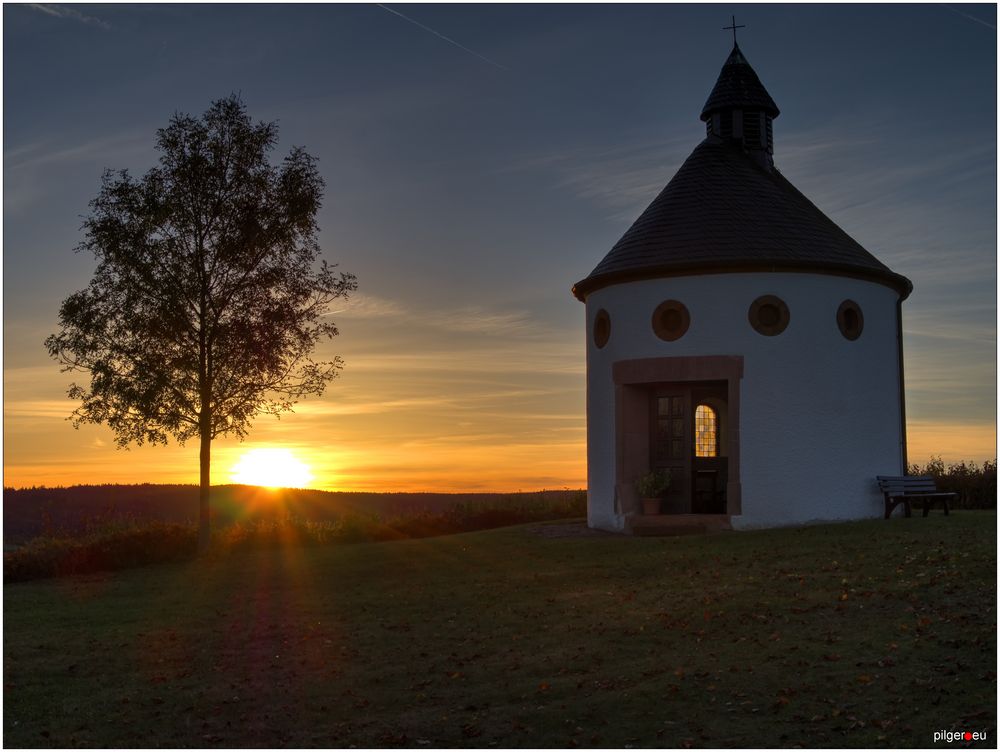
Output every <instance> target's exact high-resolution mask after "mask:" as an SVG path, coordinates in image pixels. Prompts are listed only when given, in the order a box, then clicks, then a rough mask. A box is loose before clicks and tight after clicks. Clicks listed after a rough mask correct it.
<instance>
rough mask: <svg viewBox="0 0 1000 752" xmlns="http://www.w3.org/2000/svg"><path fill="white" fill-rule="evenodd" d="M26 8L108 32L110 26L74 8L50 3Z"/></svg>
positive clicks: (35, 4) (29, 5) (33, 4)
mask: <svg viewBox="0 0 1000 752" xmlns="http://www.w3.org/2000/svg"><path fill="white" fill-rule="evenodd" d="M28 7H29V8H31V9H33V10H37V11H39V12H40V13H44V14H46V15H48V16H52V17H54V18H67V19H70V20H72V21H79V22H80V23H82V24H87V25H88V26H97V27H99V28H101V29H106V30H110V29H111V24H109V23H108V22H107V21H103V20H101V19H100V18H96V17H94V16H88V15H85V14H83V13H81V12H80V11H78V10H76V9H75V8H68V7H66V6H65V5H52V4H51V3H28Z"/></svg>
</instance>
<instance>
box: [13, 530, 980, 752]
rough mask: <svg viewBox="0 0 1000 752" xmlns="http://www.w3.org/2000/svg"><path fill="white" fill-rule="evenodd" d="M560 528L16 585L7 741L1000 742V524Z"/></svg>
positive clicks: (291, 552) (243, 557)
mask: <svg viewBox="0 0 1000 752" xmlns="http://www.w3.org/2000/svg"><path fill="white" fill-rule="evenodd" d="M563 530H564V527H562V526H559V525H528V526H521V527H515V528H506V529H501V530H493V531H488V532H481V533H469V534H463V535H454V536H447V537H442V538H432V539H424V540H414V541H402V542H394V543H378V544H359V545H350V546H332V547H328V548H311V549H296V548H286V549H278V550H270V551H253V552H245V553H240V554H233V555H230V556H228V557H226V558H216V559H213V560H207V561H206V560H201V561H196V562H189V563H184V564H175V565H164V566H161V567H155V568H146V569H138V570H131V571H126V572H120V573H114V574H108V575H102V576H89V577H79V578H68V579H62V580H54V581H44V582H35V583H24V584H16V585H8V586H6V587H5V588H4V719H3V729H4V744H5V746H8V747H11V746H12V747H32V746H44V747H50V746H114V747H117V746H128V747H133V746H137V747H147V746H171V747H178V746H197V747H203V746H209V747H211V746H219V747H239V746H305V747H309V746H321V747H343V746H348V745H352V744H354V745H358V746H376V747H384V746H410V747H421V746H434V747H436V746H470V747H480V746H482V747H486V746H500V747H504V746H513V747H521V746H543V747H545V746H559V747H563V746H567V747H570V746H604V747H624V746H629V745H631V746H659V747H687V746H695V747H697V746H744V745H745V746H793V745H802V746H890V747H892V746H920V747H927V746H933V738H932V735H933V732H934V731H937V730H941V729H954V730H970V731H981V730H989V741H988V742H986V743H985V744H984V745H982V746H987V747H993V746H995V745H994V743H995V741H996V712H995V708H996V673H995V668H996V658H997V656H996V625H997V622H996V610H995V609H996V545H997V543H996V516H995V514H994V513H989V512H957V513H953V514H952V515H951V516H950V517H947V518H946V517H943V516H941V515H939V514H935V515H934V516H932V517H930V518H928V519H922V518H920V517H915V518H913V519H908V520H907V519H894V520H892V521H891V522H885V521H882V520H878V521H871V522H862V523H850V524H843V525H831V526H822V527H811V528H801V529H789V530H772V531H761V532H750V533H729V534H722V535H717V536H711V537H685V538H670V539H630V538H624V537H619V536H611V535H608V536H596V535H595V536H579V537H559V536H558V535H557V534H558V533H560V532H562V531H563ZM543 533H547V534H543Z"/></svg>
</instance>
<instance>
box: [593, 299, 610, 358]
mask: <svg viewBox="0 0 1000 752" xmlns="http://www.w3.org/2000/svg"><path fill="white" fill-rule="evenodd" d="M609 339H611V317H610V316H609V315H608V312H607V311H605V310H604V309H603V308H602V309H601V310H599V311H598V312H597V315H596V316H595V317H594V344H595V345H597V347H598V349H600V348H602V347H604V346H605V345H606V344H608V340H609Z"/></svg>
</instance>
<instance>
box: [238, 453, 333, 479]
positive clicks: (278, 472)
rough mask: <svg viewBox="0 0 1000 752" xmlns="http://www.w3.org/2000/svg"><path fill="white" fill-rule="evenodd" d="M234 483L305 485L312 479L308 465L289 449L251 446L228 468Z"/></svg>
mask: <svg viewBox="0 0 1000 752" xmlns="http://www.w3.org/2000/svg"><path fill="white" fill-rule="evenodd" d="M229 477H230V479H231V480H232V481H233V483H243V484H246V485H248V486H266V487H267V488H306V487H307V486H308V485H309V483H310V481H312V479H313V475H312V472H310V470H309V466H308V465H306V464H305V463H304V462H302V460H299V459H297V458H296V457H295V455H294V454H292V451H291V450H290V449H250V450H248V451H246V452H244V453H243V456H242V457H240V460H239V462H237V463H236V464H235V465H233V467H232V468H231V469H230V471H229Z"/></svg>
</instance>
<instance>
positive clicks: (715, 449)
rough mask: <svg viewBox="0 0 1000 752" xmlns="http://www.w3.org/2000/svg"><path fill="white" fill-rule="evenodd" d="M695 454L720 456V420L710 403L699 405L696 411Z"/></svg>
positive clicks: (699, 455) (698, 455)
mask: <svg viewBox="0 0 1000 752" xmlns="http://www.w3.org/2000/svg"><path fill="white" fill-rule="evenodd" d="M694 456H695V457H718V456H719V420H718V416H717V415H716V414H715V410H713V409H712V408H710V407H709V406H708V405H698V407H697V408H695V411H694Z"/></svg>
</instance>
